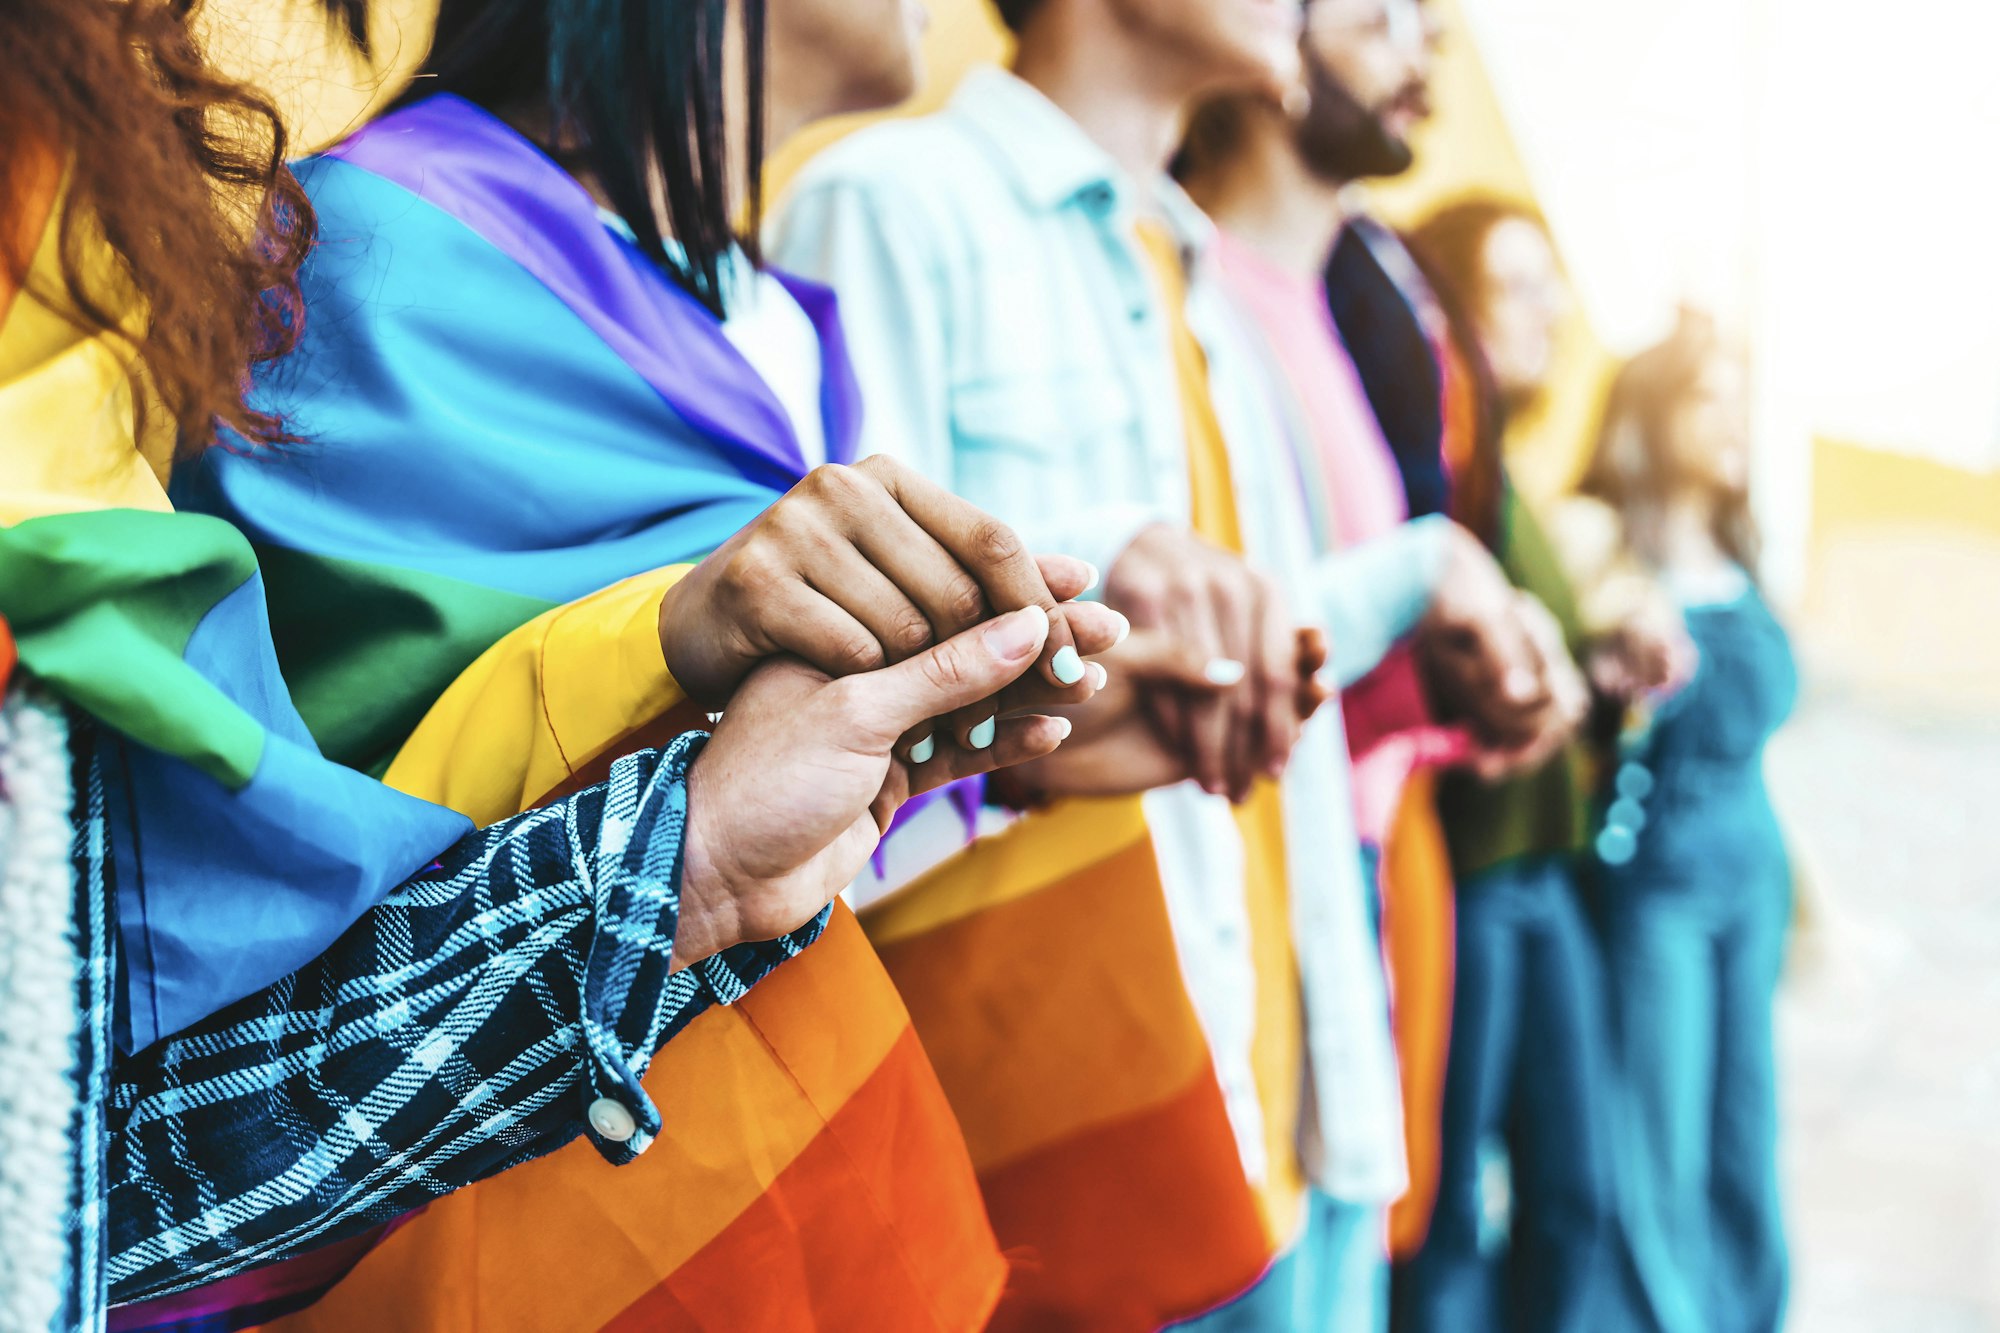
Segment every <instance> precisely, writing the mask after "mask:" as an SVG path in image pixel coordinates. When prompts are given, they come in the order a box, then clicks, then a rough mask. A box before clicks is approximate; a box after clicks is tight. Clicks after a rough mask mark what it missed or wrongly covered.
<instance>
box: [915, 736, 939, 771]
mask: <svg viewBox="0 0 2000 1333" xmlns="http://www.w3.org/2000/svg"><path fill="white" fill-rule="evenodd" d="M936 753H937V737H935V736H926V737H924V738H923V739H922V740H920V741H918V742H917V743H916V744H915V745H912V746H911V747H910V762H911V763H913V764H928V763H929V762H930V761H931V756H932V755H934V754H936Z"/></svg>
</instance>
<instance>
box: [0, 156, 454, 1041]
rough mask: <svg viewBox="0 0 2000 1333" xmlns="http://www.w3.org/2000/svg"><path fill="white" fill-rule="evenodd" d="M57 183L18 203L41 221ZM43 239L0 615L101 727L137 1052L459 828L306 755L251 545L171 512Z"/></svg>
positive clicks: (13, 375)
mask: <svg viewBox="0 0 2000 1333" xmlns="http://www.w3.org/2000/svg"><path fill="white" fill-rule="evenodd" d="M59 175H60V173H59V172H53V171H52V172H51V173H50V174H49V177H48V180H47V190H46V192H45V194H44V197H43V198H42V199H41V200H40V201H39V203H38V204H35V203H29V204H28V205H27V206H28V207H33V208H36V209H37V211H38V212H39V214H40V216H41V217H42V218H44V219H45V218H46V217H47V216H48V214H49V211H50V205H51V203H52V201H53V199H54V197H55V194H56V190H57V183H56V178H57V177H58V176H59ZM11 202H13V203H19V202H22V201H11ZM10 206H11V203H10ZM35 224H36V220H35V219H33V218H31V219H29V220H28V222H27V224H26V225H28V226H30V227H32V226H34V225H35ZM55 231H56V229H55V228H54V226H53V225H49V226H47V227H46V229H45V231H44V234H43V236H42V240H41V244H40V246H39V248H38V251H37V253H36V256H35V259H34V262H33V269H32V272H33V275H34V281H33V282H32V284H31V285H32V292H31V293H30V294H26V295H18V296H16V297H15V299H13V300H12V301H11V302H7V301H0V320H3V321H4V322H0V482H3V483H4V485H0V619H4V620H6V621H8V622H11V625H12V628H13V633H14V636H15V637H16V638H17V639H18V647H19V653H20V658H21V662H22V665H23V666H24V667H25V668H26V669H27V670H28V671H29V672H32V673H33V674H34V675H35V676H36V677H38V678H39V679H40V680H41V681H42V683H43V684H44V685H46V686H47V687H48V688H50V689H52V690H53V691H55V692H56V693H57V694H58V695H60V696H61V697H63V698H64V699H66V700H67V701H68V702H70V703H71V704H73V705H75V706H76V707H78V708H79V709H81V710H82V711H84V712H86V713H88V714H90V715H92V716H93V717H94V718H96V719H97V721H98V722H100V723H101V724H102V726H101V727H100V728H98V730H97V732H96V738H97V739H96V741H95V744H96V746H97V748H98V758H99V759H100V761H101V762H100V764H99V766H98V768H99V771H100V773H101V775H102V778H103V781H104V783H105V788H106V790H105V797H106V809H107V820H106V827H107V829H108V830H109V836H110V847H109V848H108V849H107V850H108V852H109V860H110V862H111V864H112V867H113V869H114V871H115V873H116V877H117V884H118V901H117V916H118V923H119V935H120V952H121V967H120V972H121V988H120V994H119V996H118V999H119V1003H118V1006H117V1010H118V1025H117V1026H118V1036H119V1040H120V1043H121V1044H122V1045H124V1046H125V1047H126V1049H128V1050H137V1049H140V1048H143V1047H146V1046H148V1045H151V1044H152V1043H153V1042H154V1041H156V1040H157V1039H159V1038H161V1037H164V1036H167V1035H169V1034H171V1033H173V1032H175V1031H178V1030H179V1029H181V1028H183V1027H185V1026H187V1025H188V1024H190V1023H193V1022H195V1021H197V1020H199V1019H201V1018H204V1017H206V1016H207V1015H208V1014H210V1013H213V1012H214V1011H215V1010H217V1009H220V1008H222V1007H224V1006H225V1005H228V1004H230V1003H232V1002H234V1001H236V1000H238V999H241V998H242V997H243V996H245V995H248V994H251V993H252V992H254V991H256V990H259V989H261V988H262V987H264V986H266V985H268V984H270V983H271V982H273V981H276V980H277V979H278V978H279V977H281V976H283V975H285V974H286V973H288V972H290V971H292V970H293V969H295V968H297V967H300V966H301V965H303V964H305V963H307V962H309V961H310V960H311V959H313V958H314V957H316V956H317V955H318V954H319V953H321V952H322V951H323V950H324V949H325V948H326V947H327V945H329V944H331V943H332V942H333V941H334V940H335V939H336V938H337V937H338V936H339V935H340V934H341V933H342V932H343V931H345V930H346V929H347V927H348V926H349V925H351V924H352V923H353V922H354V920H355V919H356V918H357V917H359V916H360V915H361V914H362V913H363V912H365V911H367V910H368V908H370V907H372V906H374V905H375V903H377V902H378V901H380V899H381V898H382V896H383V895H384V894H386V893H387V892H388V891H389V890H391V889H393V888H394V887H395V886H396V885H398V884H400V883H401V882H402V881H404V880H405V879H407V878H409V877H410V876H411V875H413V874H416V873H417V872H419V871H421V870H422V869H423V868H424V866H425V865H426V864H427V863H428V862H429V861H430V860H431V859H432V858H433V857H435V856H436V855H437V854H438V853H439V852H441V851H443V850H444V849H445V848H447V847H449V846H450V845H451V844H452V843H453V842H455V841H457V840H458V839H459V838H460V837H462V836H463V835H464V834H466V833H468V832H470V830H471V825H470V823H469V822H468V821H467V820H466V819H465V817H464V816H462V815H459V814H454V813H453V812H452V811H450V810H446V809H443V808H441V807H439V806H436V805H431V804H427V803H425V802H423V801H419V800H415V799H413V798H411V797H409V796H406V795H403V794H401V793H398V792H395V791H392V790H390V789H389V788H387V787H385V786H383V785H382V784H381V783H379V782H375V781H373V780H371V779H369V778H367V777H365V776H363V775H362V774H359V773H356V772H353V771H352V770H350V769H347V768H344V767H342V766H341V765H339V764H337V763H333V762H330V761H329V760H328V759H326V758H325V757H323V756H322V755H321V753H320V751H319V749H318V747H317V746H316V745H315V743H314V741H313V738H312V736H311V735H310V734H309V733H308V731H307V729H306V727H305V725H304V723H303V722H302V720H301V719H300V717H299V715H298V713H297V711H296V710H295V709H294V708H293V707H292V703H291V700H290V697H289V695H288V694H287V692H286V689H285V682H284V681H283V679H282V678H281V677H280V675H279V672H278V663H277V659H276V657H275V656H274V655H273V653H272V649H271V641H270V635H269V631H268V627H267V624H266V620H265V601H264V586H263V582H262V580H261V578H260V576H259V573H258V568H257V561H256V557H255V555H254V554H253V553H252V551H251V549H250V545H249V543H248V542H246V541H245V540H244V539H243V537H242V535H241V534H240V533H238V532H237V531H236V530H235V529H234V528H232V527H230V526H229V524H227V523H225V522H222V521H220V520H218V519H214V518H205V517H200V516H195V515H187V514H176V513H173V512H171V510H170V508H169V506H168V503H167V498H166V495H165V493H164V492H163V491H162V490H161V488H160V484H159V481H158V480H157V478H156V476H155V474H154V471H153V470H152V468H151V467H149V465H148V462H147V458H146V453H145V452H144V451H142V448H141V442H140V441H139V440H138V439H137V438H136V436H135V425H136V418H135V414H134V411H133V402H134V400H133V385H132V381H131V367H130V365H129V364H128V362H127V358H126V356H125V355H124V354H123V353H122V351H121V350H120V349H118V348H116V347H114V345H113V344H112V343H111V342H110V341H109V340H106V339H102V338H97V337H92V336H90V335H89V334H87V333H86V332H85V331H84V330H83V328H81V327H80V326H79V325H78V324H77V323H76V322H74V321H71V320H69V319H67V318H65V316H64V315H63V314H62V313H61V312H59V311H58V310H55V309H53V308H51V307H50V306H49V305H47V304H45V303H44V301H43V299H42V295H41V294H43V293H47V292H60V291H61V290H62V287H61V280H60V278H59V277H58V276H57V274H58V266H57V263H56V249H55V248H56V244H57V237H56V234H55ZM105 262H107V263H108V262H110V261H109V256H108V254H107V255H106V257H105ZM0 295H11V294H10V293H9V294H0ZM153 419H154V420H156V421H157V420H158V414H157V413H156V414H155V415H154V418H153ZM149 443H152V444H154V445H156V446H157V447H156V448H155V449H154V450H153V451H152V452H154V453H156V454H158V455H161V456H164V454H165V453H167V452H168V451H169V450H168V448H167V446H168V445H170V444H171V441H165V442H159V441H149Z"/></svg>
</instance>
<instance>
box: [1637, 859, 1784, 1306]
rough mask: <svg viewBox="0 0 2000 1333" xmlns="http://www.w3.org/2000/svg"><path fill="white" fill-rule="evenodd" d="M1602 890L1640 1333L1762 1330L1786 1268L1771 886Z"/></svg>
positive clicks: (1776, 918) (1777, 894) (1780, 908)
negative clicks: (1624, 1104)
mask: <svg viewBox="0 0 2000 1333" xmlns="http://www.w3.org/2000/svg"><path fill="white" fill-rule="evenodd" d="M1715 887H1717V888H1726V890H1727V891H1725V892H1718V891H1710V886H1703V885H1694V884H1675V885H1670V886H1668V885H1649V884H1644V883H1621V882H1619V881H1617V880H1616V879H1614V880H1613V882H1612V884H1611V886H1610V890H1609V892H1608V894H1607V897H1606V902H1605V908H1604V915H1605V947H1606V950H1607V957H1608V960H1609V963H1610V973H1611V977H1612V1013H1613V1015H1614V1017H1615V1020H1616V1026H1617V1040H1618V1051H1619V1063H1620V1065H1621V1073H1622V1075H1623V1082H1624V1086H1625V1092H1626V1097H1627V1114H1626V1116H1625V1117H1624V1126H1623V1138H1622V1139H1621V1142H1620V1162H1619V1167H1620V1170H1619V1179H1620V1182H1621V1184H1622V1187H1623V1192H1624V1201H1623V1208H1622V1226H1621V1228H1620V1235H1621V1238H1622V1239H1623V1241H1624V1250H1625V1253H1624V1254H1623V1255H1622V1256H1621V1258H1622V1259H1623V1261H1624V1262H1623V1263H1621V1265H1620V1268H1621V1276H1622V1277H1623V1278H1624V1279H1625V1280H1624V1282H1623V1283H1621V1286H1622V1287H1623V1289H1624V1290H1623V1295H1624V1297H1625V1300H1624V1301H1623V1302H1622V1304H1623V1305H1624V1306H1625V1312H1626V1314H1625V1317H1626V1320H1628V1321H1629V1324H1630V1326H1632V1327H1635V1328H1639V1329H1645V1330H1648V1331H1649V1333H1774V1330H1776V1329H1777V1328H1778V1326H1779V1324H1780V1322H1781V1321H1782V1319H1783V1315H1784V1306H1785V1289H1786V1275H1787V1263H1786V1255H1785V1239H1784V1228H1783V1220H1782V1217H1781V1215H1780V1211H1779V1194H1778V1170H1777V1138H1778V1110H1777V1077H1776V1061H1775V1058H1774V1053H1773V1049H1772V1035H1771V1007H1772V998H1773V995H1774V993H1775V992H1776V989H1777V984H1778V972H1779V968H1780V966H1781V964H1782V962H1783V954H1784V943H1785V935H1786V930H1787V925H1788V921H1789V918H1790V910H1791V904H1790V895H1789V893H1788V892H1787V888H1786V886H1785V885H1783V884H1782V883H1771V882H1767V881H1763V880H1761V879H1760V880H1758V881H1755V882H1748V883H1746V882H1741V881H1732V882H1730V883H1728V884H1727V885H1726V886H1715Z"/></svg>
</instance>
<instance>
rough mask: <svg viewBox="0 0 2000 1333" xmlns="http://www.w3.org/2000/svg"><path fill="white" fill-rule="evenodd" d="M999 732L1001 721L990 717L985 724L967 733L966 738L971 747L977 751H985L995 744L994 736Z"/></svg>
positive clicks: (982, 723)
mask: <svg viewBox="0 0 2000 1333" xmlns="http://www.w3.org/2000/svg"><path fill="white" fill-rule="evenodd" d="M998 730H999V720H998V719H997V718H990V717H989V718H987V719H986V720H985V721H984V722H981V723H980V724H979V725H978V726H976V727H974V728H973V729H972V730H971V731H969V732H967V733H966V736H965V741H966V744H968V745H970V746H971V747H972V748H973V749H975V750H983V749H985V748H986V747H987V746H989V745H991V744H993V736H994V734H995V733H996V732H997V731H998Z"/></svg>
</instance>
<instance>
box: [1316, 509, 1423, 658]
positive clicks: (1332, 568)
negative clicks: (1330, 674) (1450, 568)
mask: <svg viewBox="0 0 2000 1333" xmlns="http://www.w3.org/2000/svg"><path fill="white" fill-rule="evenodd" d="M1451 534H1452V524H1451V520H1449V519H1447V518H1445V517H1443V516H1442V515H1428V516H1426V517H1423V518H1419V519H1415V520H1412V521H1411V522H1408V523H1404V524H1402V525H1401V526H1399V527H1397V528H1396V529H1395V530H1393V531H1391V532H1388V533H1385V534H1383V535H1382V536H1380V537H1376V538H1374V539H1372V540H1370V541H1366V542H1362V543H1361V544H1359V545H1357V546H1352V547H1349V548H1348V549H1346V550H1344V551H1339V552H1336V553H1335V554H1332V555H1328V556H1322V557H1321V558H1320V560H1319V562H1318V566H1317V568H1316V569H1315V571H1314V573H1315V578H1314V582H1315V583H1316V584H1317V585H1318V589H1319V608H1318V609H1319V611H1320V613H1321V615H1322V616H1324V617H1325V621H1326V631H1327V635H1328V637H1329V638H1331V639H1332V640H1333V665H1334V673H1335V675H1336V677H1337V678H1338V680H1339V682H1340V685H1341V687H1342V688H1343V689H1344V688H1346V687H1347V686H1349V685H1352V684H1353V683H1354V682H1355V681H1357V680H1359V679H1361V678H1362V677H1363V676H1365V675H1367V674H1368V673H1369V672H1370V671H1373V670H1374V669H1375V667H1376V666H1377V664H1379V663H1380V662H1381V661H1382V659H1383V658H1384V657H1386V656H1388V654H1389V650H1390V649H1391V648H1393V647H1395V645H1396V643H1397V641H1398V640H1400V639H1402V638H1403V637H1404V636H1406V635H1408V634H1409V633H1410V631H1411V630H1413V629H1415V628H1416V626H1417V622H1418V621H1420V620H1422V619H1423V617H1424V613H1425V612H1426V611H1428V610H1429V609H1430V605H1431V600H1432V598H1433V597H1435V596H1436V593H1437V587H1438V584H1439V582H1440V581H1441V580H1442V579H1443V578H1444V571H1445V568H1446V566H1447V565H1448V563H1449V561H1450V557H1451Z"/></svg>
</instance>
